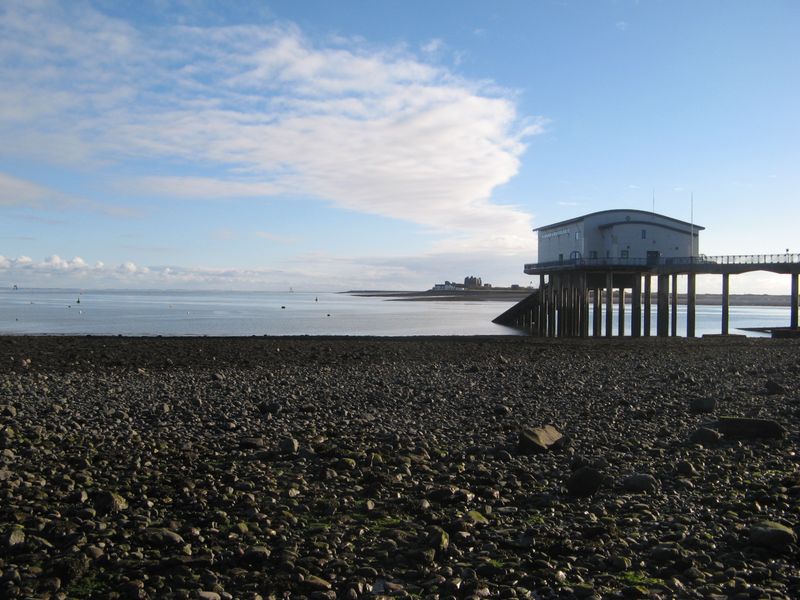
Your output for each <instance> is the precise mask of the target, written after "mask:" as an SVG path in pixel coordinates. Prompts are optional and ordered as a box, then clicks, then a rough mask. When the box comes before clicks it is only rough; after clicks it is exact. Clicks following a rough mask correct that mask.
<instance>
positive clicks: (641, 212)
mask: <svg viewBox="0 0 800 600" xmlns="http://www.w3.org/2000/svg"><path fill="white" fill-rule="evenodd" d="M612 212H627V213H636V214H638V215H643V216H648V217H653V216H655V217H660V218H662V219H666V220H668V221H672V222H673V223H680V224H681V225H685V226H686V227H694V228H695V229H697V230H700V229H705V227H702V226H701V225H698V224H697V223H687V222H686V221H681V220H680V219H673V218H672V217H668V216H666V215H660V214H658V213H655V212H652V211H649V210H639V209H637V208H612V209H609V210H599V211H597V212H593V213H589V214H586V215H581V216H580V217H575V218H573V219H567V220H566V221H559V222H558V223H551V224H549V225H542V226H541V227H535V228H534V229H533V231H539V230H541V229H550V228H551V227H561V226H563V225H569V224H570V223H576V222H578V221H583V220H584V219H585V218H586V217H594V216H595V215H602V214H605V213H612Z"/></svg>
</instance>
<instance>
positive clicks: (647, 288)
mask: <svg viewBox="0 0 800 600" xmlns="http://www.w3.org/2000/svg"><path fill="white" fill-rule="evenodd" d="M651 286H652V277H650V274H649V273H645V276H644V335H645V336H646V337H649V336H650V303H651V302H652V297H651Z"/></svg>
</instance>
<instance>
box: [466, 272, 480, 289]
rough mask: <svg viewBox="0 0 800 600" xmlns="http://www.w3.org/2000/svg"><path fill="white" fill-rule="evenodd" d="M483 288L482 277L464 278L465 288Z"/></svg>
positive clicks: (471, 276)
mask: <svg viewBox="0 0 800 600" xmlns="http://www.w3.org/2000/svg"><path fill="white" fill-rule="evenodd" d="M481 286H483V282H482V281H481V278H480V277H475V276H474V275H470V276H469V277H464V287H465V288H479V287H481Z"/></svg>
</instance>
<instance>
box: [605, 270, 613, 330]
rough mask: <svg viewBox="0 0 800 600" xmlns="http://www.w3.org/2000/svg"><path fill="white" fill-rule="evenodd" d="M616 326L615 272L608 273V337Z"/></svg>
mask: <svg viewBox="0 0 800 600" xmlns="http://www.w3.org/2000/svg"><path fill="white" fill-rule="evenodd" d="M613 326H614V273H612V272H611V271H608V272H607V273H606V337H611V334H612V333H613V332H612V328H613Z"/></svg>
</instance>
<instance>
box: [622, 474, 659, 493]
mask: <svg viewBox="0 0 800 600" xmlns="http://www.w3.org/2000/svg"><path fill="white" fill-rule="evenodd" d="M622 489H623V490H625V491H626V492H632V493H634V494H641V493H643V492H655V491H656V490H657V489H658V479H656V478H655V477H653V476H652V475H650V474H649V473H634V474H633V475H630V476H628V477H626V478H625V479H623V480H622Z"/></svg>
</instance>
